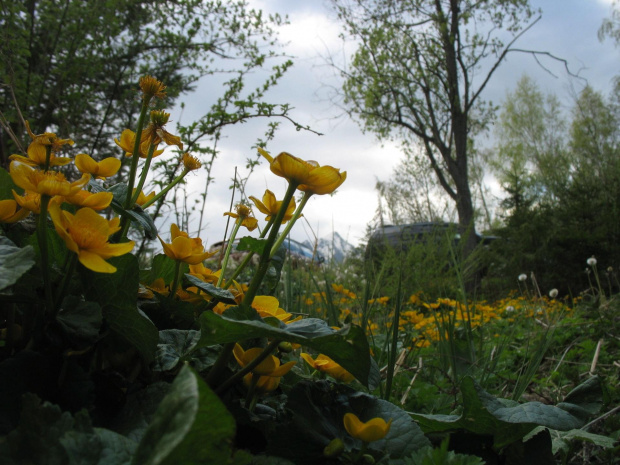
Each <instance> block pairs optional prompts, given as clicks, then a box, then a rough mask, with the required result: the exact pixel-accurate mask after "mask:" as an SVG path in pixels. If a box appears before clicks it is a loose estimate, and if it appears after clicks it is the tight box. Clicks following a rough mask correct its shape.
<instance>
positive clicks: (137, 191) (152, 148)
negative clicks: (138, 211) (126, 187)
mask: <svg viewBox="0 0 620 465" xmlns="http://www.w3.org/2000/svg"><path fill="white" fill-rule="evenodd" d="M155 148H156V146H155V145H153V144H151V145H150V146H149V151H148V153H147V154H146V160H145V162H144V166H143V167H142V174H141V175H140V180H139V181H138V185H137V186H136V188H135V189H133V188H132V189H131V191H132V195H131V200H130V201H129V204H128V206H127V208H133V206H134V205H135V204H136V200H138V197H139V196H140V192H141V191H142V188H143V187H144V182H145V181H146V177H147V176H148V174H149V168H150V167H151V162H152V161H153V152H155ZM134 190H135V192H134Z"/></svg>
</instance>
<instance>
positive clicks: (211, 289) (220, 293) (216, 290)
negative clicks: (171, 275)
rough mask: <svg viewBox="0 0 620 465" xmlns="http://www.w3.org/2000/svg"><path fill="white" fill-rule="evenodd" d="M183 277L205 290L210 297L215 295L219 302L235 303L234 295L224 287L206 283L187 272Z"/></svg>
mask: <svg viewBox="0 0 620 465" xmlns="http://www.w3.org/2000/svg"><path fill="white" fill-rule="evenodd" d="M185 279H187V280H188V281H189V283H190V284H191V285H192V286H196V287H197V288H198V289H200V290H202V291H204V292H206V293H207V294H209V295H210V296H211V297H215V298H216V299H217V300H219V301H220V302H224V303H226V304H231V305H234V304H235V303H236V302H235V298H234V296H233V295H232V294H231V292H230V291H228V290H226V289H222V288H221V287H215V286H214V285H213V284H211V283H206V282H204V281H202V280H201V279H199V278H197V277H196V276H192V275H191V274H189V273H186V274H185Z"/></svg>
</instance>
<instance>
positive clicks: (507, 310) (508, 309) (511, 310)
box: [506, 305, 515, 313]
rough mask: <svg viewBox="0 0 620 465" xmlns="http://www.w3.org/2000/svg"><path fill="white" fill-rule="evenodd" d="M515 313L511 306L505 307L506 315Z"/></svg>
mask: <svg viewBox="0 0 620 465" xmlns="http://www.w3.org/2000/svg"><path fill="white" fill-rule="evenodd" d="M514 311H515V308H514V307H513V306H512V305H508V307H506V313H512V312H514Z"/></svg>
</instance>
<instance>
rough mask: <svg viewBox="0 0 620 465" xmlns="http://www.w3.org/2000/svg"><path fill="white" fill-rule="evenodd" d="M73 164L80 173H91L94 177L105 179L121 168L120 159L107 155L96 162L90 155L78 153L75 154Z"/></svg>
mask: <svg viewBox="0 0 620 465" xmlns="http://www.w3.org/2000/svg"><path fill="white" fill-rule="evenodd" d="M75 166H76V167H77V169H78V170H80V172H82V173H88V174H91V175H93V176H94V177H95V178H96V179H105V178H109V177H110V176H114V175H115V174H116V173H117V172H118V170H119V169H120V168H121V161H120V160H119V159H118V158H114V157H108V158H104V159H103V160H101V161H100V162H97V161H95V160H94V159H93V158H92V157H91V156H90V155H87V154H85V153H78V154H77V155H76V156H75Z"/></svg>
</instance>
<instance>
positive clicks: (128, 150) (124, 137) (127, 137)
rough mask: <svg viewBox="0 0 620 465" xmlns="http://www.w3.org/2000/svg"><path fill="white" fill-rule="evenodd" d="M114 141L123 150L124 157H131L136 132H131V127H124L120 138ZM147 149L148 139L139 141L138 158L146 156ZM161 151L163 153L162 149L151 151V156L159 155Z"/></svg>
mask: <svg viewBox="0 0 620 465" xmlns="http://www.w3.org/2000/svg"><path fill="white" fill-rule="evenodd" d="M114 142H116V145H118V146H119V147H120V148H121V149H123V150H124V151H125V156H126V157H131V156H133V146H134V145H135V143H136V133H135V132H133V131H132V130H131V129H125V130H124V131H123V132H122V133H121V137H120V139H114ZM148 151H149V141H146V142H141V143H140V158H146V155H147V154H148ZM162 153H164V150H163V149H162V150H155V151H154V152H153V158H155V157H157V156H159V155H161V154H162Z"/></svg>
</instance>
